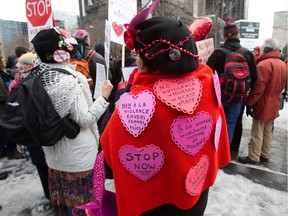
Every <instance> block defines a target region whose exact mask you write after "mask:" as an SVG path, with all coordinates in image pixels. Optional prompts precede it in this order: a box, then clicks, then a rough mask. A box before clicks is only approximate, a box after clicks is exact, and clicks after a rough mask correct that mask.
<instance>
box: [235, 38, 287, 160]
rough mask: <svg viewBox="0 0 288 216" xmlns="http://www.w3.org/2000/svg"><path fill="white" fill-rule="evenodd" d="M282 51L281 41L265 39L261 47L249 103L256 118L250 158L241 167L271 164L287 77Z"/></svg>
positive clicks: (247, 157)
mask: <svg viewBox="0 0 288 216" xmlns="http://www.w3.org/2000/svg"><path fill="white" fill-rule="evenodd" d="M279 50H280V44H279V41H278V40H276V39H273V38H269V39H266V40H265V41H264V42H263V45H262V47H261V55H260V57H259V58H258V59H257V70H258V79H257V81H256V84H255V87H254V88H253V89H252V91H251V92H250V93H249V96H248V98H247V101H246V104H247V107H246V113H247V115H250V116H252V118H253V122H252V128H251V138H250V142H249V149H248V150H249V151H248V156H243V157H239V159H238V161H239V162H240V163H245V164H247V163H248V164H259V162H264V163H267V162H269V157H270V143H271V140H272V137H273V129H272V128H273V121H274V120H275V119H276V118H277V117H278V116H279V108H280V101H281V100H280V96H281V93H282V92H283V90H284V88H285V84H286V82H287V77H288V71H287V66H286V64H285V63H284V62H283V61H282V60H281V59H280V52H279Z"/></svg>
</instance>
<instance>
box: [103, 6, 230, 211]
mask: <svg viewBox="0 0 288 216" xmlns="http://www.w3.org/2000/svg"><path fill="white" fill-rule="evenodd" d="M155 2H157V1H155ZM143 11H144V10H143ZM143 11H142V12H140V13H139V14H138V15H136V17H135V18H133V20H132V21H131V22H130V23H129V24H127V25H126V29H127V31H126V32H125V33H124V41H125V44H126V46H127V47H128V48H129V49H130V50H134V49H135V51H136V54H137V67H138V71H137V72H136V73H135V75H134V80H133V83H132V87H131V89H130V92H126V93H124V94H122V95H121V97H120V98H119V100H118V102H117V107H116V110H115V112H114V113H113V115H112V117H111V119H110V121H109V123H108V125H107V126H106V128H105V130H104V132H103V134H102V136H101V138H100V143H101V145H102V148H103V152H104V158H105V161H106V162H107V164H108V166H109V167H110V168H111V169H112V171H113V176H114V181H115V190H116V197H117V206H118V215H119V216H124V215H125V216H126V215H129V216H139V215H141V216H150V215H151V216H152V215H153V216H154V215H171V216H172V215H173V216H175V215H177V216H183V215H193V216H194V215H196V216H197V215H198V216H200V215H203V214H204V211H205V208H206V204H207V199H208V191H209V187H211V186H212V185H213V184H214V182H215V179H216V176H217V172H218V169H219V168H220V167H223V166H225V165H227V164H228V163H229V162H230V153H229V141H228V133H227V128H226V127H227V126H226V122H225V114H224V110H223V107H222V104H221V99H220V95H221V91H220V84H219V80H218V76H214V75H213V72H212V70H211V69H210V68H209V67H208V66H206V65H204V64H201V63H199V61H198V58H199V56H198V54H197V47H196V44H195V42H194V39H193V35H192V34H191V33H190V32H189V29H188V28H187V27H186V25H184V24H183V23H182V22H181V21H177V20H172V19H169V18H161V17H155V18H151V19H148V20H146V19H147V17H148V16H145V14H143V13H144V12H143ZM150 12H151V11H150ZM143 17H144V18H143Z"/></svg>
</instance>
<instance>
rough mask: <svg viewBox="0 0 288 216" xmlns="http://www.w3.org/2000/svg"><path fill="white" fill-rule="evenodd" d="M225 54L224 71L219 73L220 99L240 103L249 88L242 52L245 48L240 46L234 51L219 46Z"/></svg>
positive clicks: (245, 63) (246, 68)
mask: <svg viewBox="0 0 288 216" xmlns="http://www.w3.org/2000/svg"><path fill="white" fill-rule="evenodd" d="M219 49H220V50H221V51H223V52H224V53H225V54H226V59H225V65H224V72H223V73H222V74H221V75H220V77H219V78H220V83H221V90H222V101H225V102H228V103H242V101H243V100H244V98H245V97H246V96H247V94H248V92H249V90H250V82H251V78H250V72H249V66H248V63H247V60H246V58H245V57H244V53H245V52H247V49H245V48H243V47H241V48H239V49H238V50H236V51H235V52H232V51H231V50H229V49H226V48H224V47H222V48H219Z"/></svg>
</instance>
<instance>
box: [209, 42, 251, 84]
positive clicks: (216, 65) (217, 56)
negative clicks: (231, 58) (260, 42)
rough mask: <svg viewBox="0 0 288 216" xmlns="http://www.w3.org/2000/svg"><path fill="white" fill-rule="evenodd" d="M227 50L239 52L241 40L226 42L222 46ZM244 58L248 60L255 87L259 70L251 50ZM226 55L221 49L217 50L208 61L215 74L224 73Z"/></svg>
mask: <svg viewBox="0 0 288 216" xmlns="http://www.w3.org/2000/svg"><path fill="white" fill-rule="evenodd" d="M221 47H224V48H227V49H229V50H231V51H236V50H238V49H239V48H240V47H241V45H240V40H239V39H237V38H229V39H227V40H226V41H225V43H224V45H223V46H221ZM244 57H245V58H246V60H247V63H248V66H249V71H250V77H251V87H253V86H254V84H255V82H256V79H257V69H256V62H255V58H254V56H253V54H252V52H250V51H249V50H247V52H246V53H245V54H244ZM225 58H226V54H225V53H224V52H222V51H221V50H219V49H215V50H214V52H213V53H212V54H211V55H210V57H209V58H208V61H207V65H208V66H209V67H211V68H212V70H213V72H214V71H215V70H216V71H217V72H218V74H222V73H223V72H224V64H225Z"/></svg>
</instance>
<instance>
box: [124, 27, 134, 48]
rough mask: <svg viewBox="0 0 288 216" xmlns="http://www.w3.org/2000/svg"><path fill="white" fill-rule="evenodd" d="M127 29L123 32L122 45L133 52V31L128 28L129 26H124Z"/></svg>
mask: <svg viewBox="0 0 288 216" xmlns="http://www.w3.org/2000/svg"><path fill="white" fill-rule="evenodd" d="M124 27H125V28H126V29H127V30H126V31H125V32H124V43H125V45H126V46H127V48H128V49H129V50H133V49H134V48H135V34H134V29H132V28H130V26H129V25H124Z"/></svg>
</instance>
